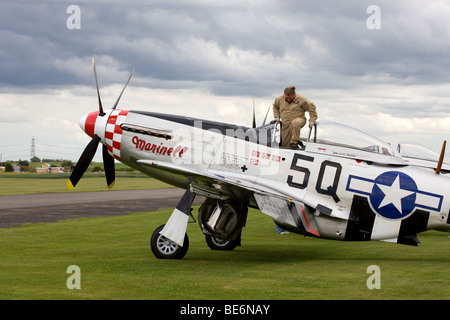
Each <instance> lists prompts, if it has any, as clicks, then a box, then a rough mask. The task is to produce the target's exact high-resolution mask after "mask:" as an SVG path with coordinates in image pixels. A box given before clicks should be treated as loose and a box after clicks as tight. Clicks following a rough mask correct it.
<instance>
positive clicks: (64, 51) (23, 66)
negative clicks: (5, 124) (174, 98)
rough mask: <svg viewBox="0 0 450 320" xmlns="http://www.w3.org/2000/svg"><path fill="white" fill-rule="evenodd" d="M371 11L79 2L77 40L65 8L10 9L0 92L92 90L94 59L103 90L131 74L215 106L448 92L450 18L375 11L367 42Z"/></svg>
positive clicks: (357, 4)
mask: <svg viewBox="0 0 450 320" xmlns="http://www.w3.org/2000/svg"><path fill="white" fill-rule="evenodd" d="M433 3H434V4H435V5H436V6H437V7H436V6H433ZM371 4H372V1H346V2H344V3H341V2H340V3H339V5H337V4H336V2H335V1H301V2H298V1H258V2H256V1H248V2H245V3H242V4H240V3H238V2H234V1H226V2H220V1H217V2H214V3H209V2H206V1H172V2H167V1H151V2H150V4H142V3H141V2H118V1H117V2H115V1H110V2H107V1H97V2H92V1H89V2H88V1H83V2H78V4H77V5H78V6H79V7H80V9H81V29H79V30H69V29H68V28H67V26H66V21H67V19H68V18H69V16H70V14H68V13H67V12H66V10H67V7H68V6H69V5H70V4H69V3H68V2H60V1H44V2H39V3H37V2H35V1H21V2H20V3H19V2H17V1H8V2H7V3H2V5H1V6H2V8H1V9H2V10H1V13H0V15H1V19H0V40H1V43H2V45H1V50H0V67H1V69H2V74H1V76H0V83H1V85H2V86H3V87H5V86H8V87H10V86H20V87H23V86H25V87H26V86H59V85H66V86H67V85H75V84H85V85H92V73H91V72H89V69H90V67H91V66H90V59H91V57H92V56H95V57H96V58H97V63H98V65H99V69H101V68H102V67H101V66H103V73H102V75H101V79H102V81H103V82H102V83H103V84H110V83H116V82H119V83H121V82H123V81H125V79H126V73H127V72H129V70H131V68H132V67H135V68H136V78H137V80H135V81H137V83H140V84H142V85H144V86H145V85H150V84H151V85H153V86H155V85H156V86H160V87H164V86H168V85H169V84H168V82H170V81H173V84H175V85H177V86H181V87H183V86H186V87H189V86H192V85H193V84H194V85H195V83H202V85H206V86H208V87H209V90H211V91H213V92H216V93H220V94H244V93H245V92H246V91H250V90H252V92H255V91H259V92H258V93H259V94H263V93H264V92H267V91H268V90H269V91H270V90H271V89H272V90H273V89H274V87H275V86H276V90H280V89H281V88H282V87H284V86H285V84H291V83H292V84H293V83H297V84H298V85H300V86H301V87H303V88H321V87H322V88H339V87H343V86H345V83H344V82H343V81H342V77H350V78H352V77H354V78H364V77H368V79H369V81H376V79H377V78H378V76H380V75H382V79H385V76H387V77H389V78H390V79H391V80H394V81H408V83H415V82H421V81H423V82H426V81H431V82H433V81H437V82H440V81H447V80H448V74H447V72H445V71H444V68H445V67H447V66H448V65H449V64H450V62H449V58H448V54H446V52H448V50H447V49H449V48H448V46H449V45H448V43H449V41H448V38H447V37H448V35H449V31H448V30H449V28H448V27H447V24H446V13H448V6H445V5H444V3H443V2H439V1H431V2H427V3H423V2H416V1H412V2H409V1H407V2H405V1H401V2H396V3H395V4H392V3H391V2H388V1H378V4H377V5H378V6H379V8H380V9H381V29H380V30H369V29H368V28H367V26H366V20H367V18H368V17H369V15H370V14H368V13H367V12H366V9H367V8H368V6H369V5H371ZM440 7H442V8H440ZM105 66H107V67H108V69H106V68H105ZM118 76H120V77H119V78H118ZM124 77H125V78H124ZM158 80H159V81H158ZM206 83H208V84H206Z"/></svg>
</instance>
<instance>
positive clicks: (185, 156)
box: [68, 61, 450, 259]
mask: <svg viewBox="0 0 450 320" xmlns="http://www.w3.org/2000/svg"><path fill="white" fill-rule="evenodd" d="M93 68H94V74H95V80H96V85H97V94H98V101H99V111H96V112H92V113H89V114H87V115H85V116H84V117H82V118H81V120H80V126H81V128H82V129H83V130H84V131H85V132H86V134H88V135H89V136H90V137H92V140H91V142H90V143H89V144H88V146H87V147H86V149H85V151H84V152H83V154H82V155H81V157H80V160H79V161H78V163H77V165H76V167H75V169H74V171H73V172H72V175H71V176H70V178H69V182H68V184H69V187H70V188H73V187H75V185H76V184H77V182H78V181H79V180H80V178H81V177H82V175H83V173H84V171H85V170H86V168H87V167H88V165H89V163H90V162H91V160H92V158H93V156H94V154H95V152H96V149H97V146H98V144H99V143H100V142H101V143H102V144H103V161H104V167H105V174H106V180H107V184H108V186H111V185H112V184H113V183H114V180H115V173H114V159H116V160H118V161H121V162H123V163H125V164H127V165H128V166H130V167H133V168H135V169H137V170H139V171H141V172H143V173H145V174H147V175H149V176H152V177H155V178H157V179H159V180H161V181H164V182H166V183H169V184H171V185H174V186H176V187H179V188H183V189H185V190H186V191H185V193H184V195H183V196H182V198H181V199H180V201H179V203H178V205H177V206H176V208H175V209H174V211H173V213H172V215H171V216H170V218H169V220H168V221H167V223H166V224H165V225H163V226H160V227H158V228H157V229H156V230H155V231H154V233H153V235H152V237H151V241H150V242H151V249H152V251H153V253H154V255H155V256H156V257H158V258H168V259H180V258H182V257H183V256H184V255H185V254H186V252H187V250H188V245H189V240H188V237H187V235H186V227H187V223H188V220H189V217H190V215H191V206H192V202H193V200H194V198H195V196H196V195H200V196H203V197H205V198H206V200H205V201H204V202H203V203H202V205H201V206H200V208H199V210H198V222H199V225H200V228H201V230H202V232H203V233H204V234H205V237H206V242H207V243H208V245H209V246H210V248H212V249H217V250H232V249H234V248H235V247H236V246H238V245H240V242H241V233H242V228H243V227H244V225H245V223H246V219H247V212H248V208H249V207H252V208H257V209H259V210H260V211H261V212H262V213H264V214H266V215H268V216H270V217H271V218H272V219H273V220H274V221H275V223H276V224H278V225H279V226H281V227H283V228H285V229H286V230H289V231H291V232H294V233H298V234H302V235H306V236H311V237H317V238H323V239H334V240H346V241H367V240H383V241H390V242H395V243H399V244H407V245H414V246H418V245H420V242H419V240H418V239H417V237H416V235H417V233H420V232H423V231H426V230H440V231H447V232H448V231H450V216H449V211H450V196H449V192H448V191H449V186H450V180H449V178H448V177H447V176H446V175H445V174H439V173H445V172H448V170H450V167H449V166H448V165H447V164H444V163H443V161H442V157H441V158H440V159H435V161H430V159H428V160H426V159H425V160H418V159H416V158H414V157H413V156H411V155H410V154H409V157H407V158H406V157H405V158H403V157H402V156H401V154H400V153H401V152H402V145H400V146H399V151H397V150H395V149H393V148H392V147H391V145H389V144H387V143H385V142H383V141H381V140H379V139H377V138H375V137H373V136H371V135H369V134H367V133H364V132H362V131H359V130H356V129H353V128H350V127H348V126H345V125H342V124H339V123H334V122H327V121H320V122H318V123H317V125H316V126H315V127H314V128H313V129H311V130H310V133H309V137H308V139H306V141H305V142H304V143H301V145H299V149H298V150H294V149H287V148H281V147H280V141H279V140H280V135H279V130H280V125H281V123H275V124H267V125H263V126H260V127H255V126H253V127H252V128H248V127H243V126H237V125H232V124H226V123H221V122H215V121H209V120H200V119H195V118H191V117H186V116H176V115H171V114H162V113H154V112H144V111H128V110H119V109H116V107H117V105H118V102H119V100H120V97H121V96H122V94H123V92H124V90H125V88H126V86H127V85H128V82H129V81H130V79H131V75H132V74H131V75H130V78H129V79H128V82H127V83H126V84H125V87H124V88H123V90H122V92H121V94H120V96H119V98H118V99H117V101H116V103H115V105H114V106H113V107H112V109H111V110H103V106H102V103H101V99H100V93H99V88H98V81H97V73H96V71H95V64H94V61H93ZM404 146H406V147H407V148H406V149H408V150H410V149H411V144H404ZM443 149H444V148H443ZM431 160H433V159H431ZM438 160H439V161H438Z"/></svg>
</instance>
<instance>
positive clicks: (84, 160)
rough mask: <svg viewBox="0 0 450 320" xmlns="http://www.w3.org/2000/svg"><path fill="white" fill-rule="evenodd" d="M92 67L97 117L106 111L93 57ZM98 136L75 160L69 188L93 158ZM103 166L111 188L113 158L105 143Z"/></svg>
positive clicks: (103, 114)
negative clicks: (95, 90)
mask: <svg viewBox="0 0 450 320" xmlns="http://www.w3.org/2000/svg"><path fill="white" fill-rule="evenodd" d="M92 67H93V69H94V76H95V85H96V87H97V96H98V108H99V114H98V116H99V117H103V116H105V115H106V113H105V112H104V111H103V106H102V101H101V98H100V91H99V87H98V80H97V71H96V70H95V61H94V58H92ZM133 72H134V69H133V71H132V72H131V74H130V77H129V78H128V81H127V83H126V84H125V86H124V87H123V89H122V92H121V93H120V95H119V97H118V98H117V101H116V103H115V104H114V106H113V107H112V110H115V109H116V107H117V105H118V104H119V100H120V98H121V97H122V94H123V92H124V91H125V88H126V87H127V85H128V83H129V82H130V79H131V77H132V76H133ZM100 140H101V139H100V137H99V136H98V135H96V134H95V135H94V137H93V138H92V140H91V142H89V144H88V145H87V146H86V148H85V149H84V151H83V153H82V154H81V157H80V159H79V160H78V162H77V165H76V166H75V168H74V169H73V171H72V174H71V175H70V177H69V180H68V181H67V185H68V187H69V189H73V188H75V186H76V185H77V183H78V181H80V179H81V177H82V176H83V174H84V172H85V171H86V169H87V168H88V167H89V164H90V163H91V161H92V159H93V158H94V155H95V152H96V151H97V147H98V144H99V143H100ZM102 151H103V152H102V153H103V166H104V168H105V175H106V183H107V185H108V188H110V189H111V188H112V187H113V186H114V182H115V179H116V178H115V176H116V174H115V168H114V158H113V157H112V156H111V155H110V154H109V153H108V147H107V146H106V145H103V150H102Z"/></svg>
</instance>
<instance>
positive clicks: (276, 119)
mask: <svg viewBox="0 0 450 320" xmlns="http://www.w3.org/2000/svg"><path fill="white" fill-rule="evenodd" d="M278 121H280V118H279V117H276V118H275V119H273V120H272V121H270V123H271V124H274V123H277V122H278Z"/></svg>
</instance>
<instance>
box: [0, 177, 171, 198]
mask: <svg viewBox="0 0 450 320" xmlns="http://www.w3.org/2000/svg"><path fill="white" fill-rule="evenodd" d="M68 179H69V174H62V173H61V174H56V173H48V174H36V173H28V174H27V173H1V174H0V196H2V195H12V194H32V193H53V192H87V191H104V190H108V187H107V186H106V180H105V176H104V174H103V173H86V174H85V175H84V176H83V178H82V179H81V180H80V182H79V183H78V184H77V186H76V188H75V189H74V190H69V188H68V187H67V180H68ZM168 187H171V186H170V185H168V184H166V183H164V182H161V181H158V180H156V179H153V178H150V177H148V176H146V175H140V174H116V183H115V185H114V187H113V190H136V189H154V188H168Z"/></svg>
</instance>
